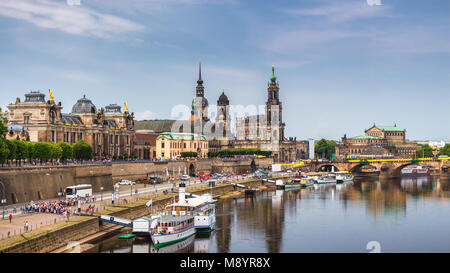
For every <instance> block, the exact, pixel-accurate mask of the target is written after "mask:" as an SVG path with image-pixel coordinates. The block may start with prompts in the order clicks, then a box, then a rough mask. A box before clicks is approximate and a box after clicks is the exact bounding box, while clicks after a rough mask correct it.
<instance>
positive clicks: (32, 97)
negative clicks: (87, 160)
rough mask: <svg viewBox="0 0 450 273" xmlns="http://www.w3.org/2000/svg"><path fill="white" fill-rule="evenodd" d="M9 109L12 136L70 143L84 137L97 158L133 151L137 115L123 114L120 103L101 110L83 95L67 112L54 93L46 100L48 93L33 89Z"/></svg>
mask: <svg viewBox="0 0 450 273" xmlns="http://www.w3.org/2000/svg"><path fill="white" fill-rule="evenodd" d="M49 92H50V91H49ZM8 109H9V113H8V129H9V133H8V135H9V136H8V138H20V139H26V140H29V141H32V142H53V143H57V142H60V141H64V142H67V143H69V144H74V143H75V142H77V141H78V140H84V141H86V142H87V143H89V144H90V145H92V147H93V149H94V157H95V158H108V157H112V156H120V155H131V154H132V152H133V137H134V114H133V113H131V114H130V113H128V111H125V112H123V113H122V111H121V107H120V106H118V105H116V104H111V105H108V106H106V107H105V108H104V109H103V108H101V109H98V110H97V107H96V106H95V105H94V104H93V103H92V101H91V100H89V99H88V98H86V96H83V98H81V99H79V100H78V101H77V102H76V103H75V104H74V105H73V107H72V112H71V113H69V114H66V113H62V109H63V107H62V105H61V102H59V103H56V102H55V101H54V99H53V95H52V93H51V92H50V100H47V101H46V100H45V94H43V93H41V92H39V91H31V92H30V93H28V94H25V101H23V102H22V101H21V100H20V98H17V99H16V102H15V103H12V104H9V105H8ZM25 135H27V136H26V137H25Z"/></svg>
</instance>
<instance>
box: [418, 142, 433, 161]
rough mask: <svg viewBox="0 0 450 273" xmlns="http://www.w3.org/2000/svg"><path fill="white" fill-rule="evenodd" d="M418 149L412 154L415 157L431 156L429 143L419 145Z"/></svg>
mask: <svg viewBox="0 0 450 273" xmlns="http://www.w3.org/2000/svg"><path fill="white" fill-rule="evenodd" d="M419 146H420V147H421V148H420V150H418V151H416V152H415V154H414V157H415V158H421V157H433V156H434V155H433V148H431V147H430V145H428V144H425V145H420V144H419Z"/></svg>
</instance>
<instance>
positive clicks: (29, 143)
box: [25, 141, 34, 163]
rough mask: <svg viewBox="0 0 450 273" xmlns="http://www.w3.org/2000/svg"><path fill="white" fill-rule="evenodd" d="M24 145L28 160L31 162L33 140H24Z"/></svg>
mask: <svg viewBox="0 0 450 273" xmlns="http://www.w3.org/2000/svg"><path fill="white" fill-rule="evenodd" d="M25 146H26V149H27V154H28V160H29V162H30V163H31V161H32V160H33V158H34V157H33V146H34V143H33V142H28V141H26V142H25Z"/></svg>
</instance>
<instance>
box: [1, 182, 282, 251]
mask: <svg viewBox="0 0 450 273" xmlns="http://www.w3.org/2000/svg"><path fill="white" fill-rule="evenodd" d="M278 175H283V176H285V175H289V174H286V173H280V174H277V176H278ZM249 179H254V176H253V175H248V176H245V177H242V176H238V175H236V176H231V177H224V178H221V179H215V180H217V181H218V184H223V183H227V184H231V183H234V182H237V181H241V182H243V181H245V180H249ZM177 182H179V181H177ZM185 183H186V188H187V190H194V189H196V188H200V187H204V186H205V185H208V183H207V181H206V182H201V181H200V180H198V179H192V178H191V179H190V180H189V181H187V182H185ZM172 187H173V183H172V182H169V183H167V182H165V183H162V184H158V185H148V184H147V185H146V186H145V187H144V185H140V184H137V185H133V187H132V188H131V187H130V186H121V188H120V190H119V191H118V192H116V195H115V200H114V201H115V202H114V205H115V206H121V205H126V204H127V203H133V202H136V201H138V200H150V199H153V198H156V197H158V196H160V195H164V192H166V193H171V192H172V191H171V190H172ZM136 189H137V191H138V192H137V194H136V191H135V190H136ZM175 189H176V188H174V190H175ZM93 196H94V197H95V202H93V203H86V204H83V205H82V206H81V213H82V214H81V216H80V215H77V214H74V213H73V212H76V211H77V208H78V207H77V206H76V205H75V206H71V210H72V214H71V215H70V218H67V217H64V216H62V215H58V214H53V213H29V214H23V213H22V212H21V211H20V209H17V212H16V213H15V214H13V218H12V221H11V223H10V221H9V219H8V216H9V214H7V213H5V219H4V220H0V245H1V244H2V241H3V240H6V239H10V238H13V237H15V236H22V235H25V234H27V233H29V232H36V231H37V230H46V231H51V230H53V229H55V228H56V227H57V226H60V225H61V224H67V225H70V224H71V222H78V221H81V219H82V218H83V219H84V218H86V217H97V216H98V215H100V214H101V213H102V212H104V211H107V210H108V209H110V208H111V207H113V206H112V204H111V203H112V202H111V199H112V191H104V192H103V193H95V194H93ZM53 200H58V199H57V198H56V199H52V200H47V201H53ZM21 205H22V204H16V206H17V208H19V207H20V206H21ZM89 205H95V212H94V213H93V214H92V216H90V213H86V208H87V207H88V206H89ZM9 210H10V209H9ZM0 217H1V215H0ZM0 219H1V218H0ZM27 221H28V226H29V227H28V230H27V231H26V230H25V227H24V225H25V223H26V222H27Z"/></svg>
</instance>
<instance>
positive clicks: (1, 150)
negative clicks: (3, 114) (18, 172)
mask: <svg viewBox="0 0 450 273" xmlns="http://www.w3.org/2000/svg"><path fill="white" fill-rule="evenodd" d="M8 157H9V149H8V144H7V143H6V139H5V138H3V137H0V164H2V165H3V164H4V163H5V162H6V160H7V159H8Z"/></svg>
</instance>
